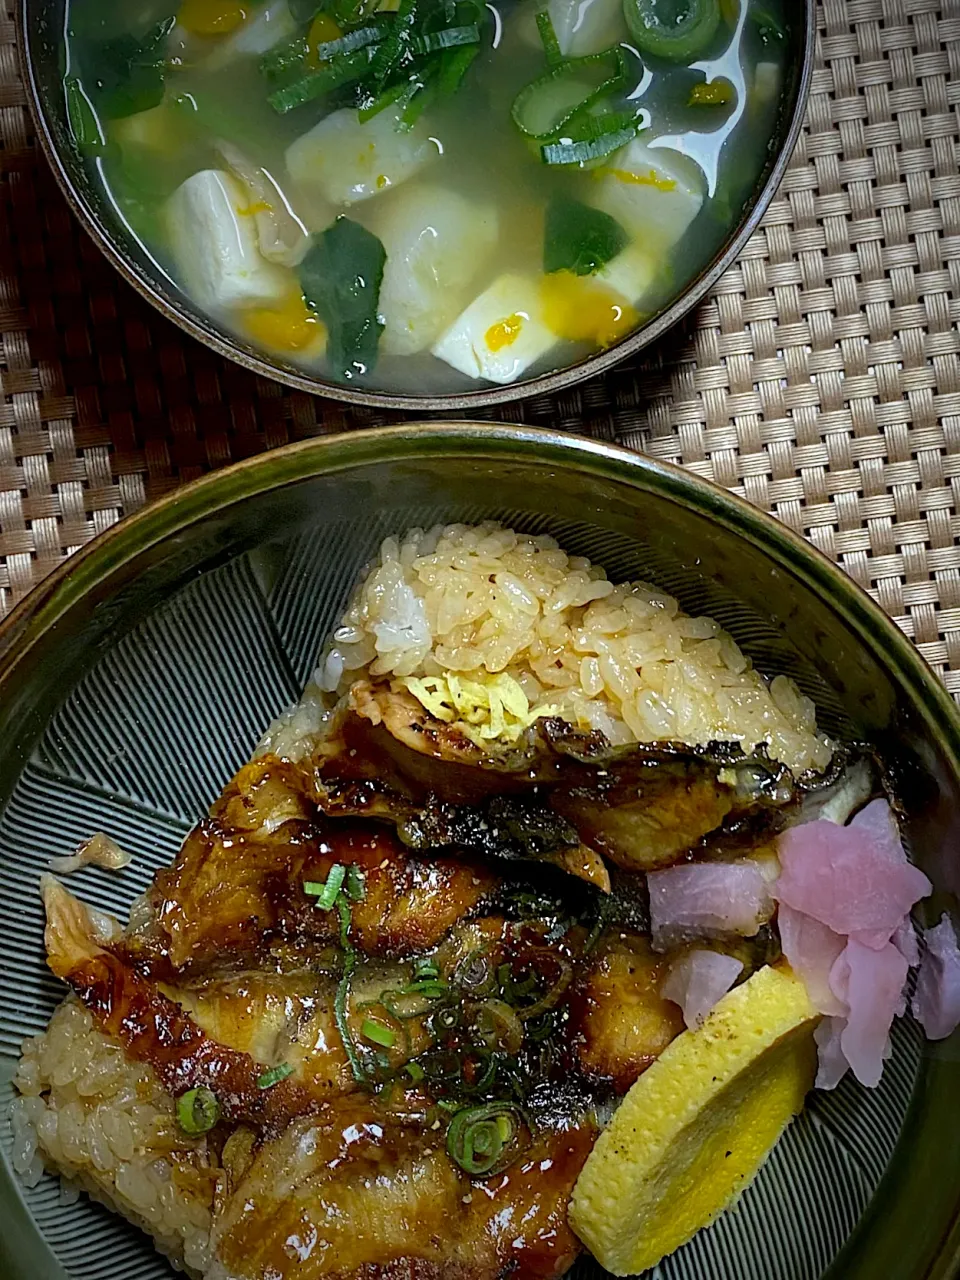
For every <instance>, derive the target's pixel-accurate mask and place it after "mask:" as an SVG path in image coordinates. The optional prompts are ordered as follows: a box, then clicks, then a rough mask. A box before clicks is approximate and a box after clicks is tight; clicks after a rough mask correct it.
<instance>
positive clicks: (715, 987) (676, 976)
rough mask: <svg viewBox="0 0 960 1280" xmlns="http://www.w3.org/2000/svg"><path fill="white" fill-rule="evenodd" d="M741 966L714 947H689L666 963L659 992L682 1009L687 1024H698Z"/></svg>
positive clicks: (693, 1025) (691, 1026)
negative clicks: (710, 948) (704, 949)
mask: <svg viewBox="0 0 960 1280" xmlns="http://www.w3.org/2000/svg"><path fill="white" fill-rule="evenodd" d="M742 970H743V963H742V961H740V960H737V959H735V958H734V957H733V956H725V955H722V954H721V953H720V952H718V951H691V952H690V953H689V955H685V956H682V957H681V958H680V959H679V960H676V961H674V963H673V964H672V965H671V966H670V972H669V974H668V975H667V979H666V981H665V982H664V984H663V986H662V987H661V988H660V994H661V995H662V996H663V997H664V999H665V1000H672V1001H673V1003H674V1004H678V1005H679V1006H680V1008H681V1009H682V1010H683V1020H684V1022H685V1023H686V1024H687V1026H688V1027H690V1028H693V1027H698V1026H699V1025H700V1024H701V1022H703V1020H704V1018H706V1016H707V1014H708V1013H709V1012H710V1010H711V1009H712V1008H713V1007H714V1005H715V1004H716V1003H717V1001H718V1000H721V999H722V998H723V997H724V996H725V995H726V994H727V992H728V991H729V990H730V988H731V987H732V986H733V984H734V983H735V982H736V980H737V978H738V977H739V976H740V974H741V972H742Z"/></svg>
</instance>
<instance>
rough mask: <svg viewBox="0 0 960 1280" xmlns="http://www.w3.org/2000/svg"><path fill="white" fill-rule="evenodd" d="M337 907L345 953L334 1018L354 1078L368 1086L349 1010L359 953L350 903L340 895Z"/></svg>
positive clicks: (335, 1001) (341, 947)
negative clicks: (356, 948) (352, 932)
mask: <svg viewBox="0 0 960 1280" xmlns="http://www.w3.org/2000/svg"><path fill="white" fill-rule="evenodd" d="M336 906H337V911H338V913H339V915H340V949H341V950H342V951H343V972H342V974H341V975H340V981H339V982H338V983H337V992H336V995H335V996H334V998H333V1018H334V1021H335V1022H336V1024H337V1030H338V1031H339V1032H340V1039H341V1040H342V1041H343V1050H344V1053H346V1055H347V1061H348V1062H349V1063H350V1070H351V1071H352V1072H353V1078H354V1080H356V1081H357V1083H358V1084H366V1083H367V1075H366V1072H365V1071H364V1069H363V1063H362V1062H361V1061H360V1055H359V1054H358V1053H357V1046H356V1045H355V1044H354V1043H353V1033H352V1032H351V1030H350V1018H349V1013H348V1009H347V1005H348V1003H349V1000H350V981H351V979H352V978H353V974H354V971H355V969H356V967H357V953H356V951H355V950H354V947H353V943H352V942H351V941H350V924H351V918H350V903H349V902H347V900H346V898H344V897H343V896H342V895H339V896H338V897H337V903H336Z"/></svg>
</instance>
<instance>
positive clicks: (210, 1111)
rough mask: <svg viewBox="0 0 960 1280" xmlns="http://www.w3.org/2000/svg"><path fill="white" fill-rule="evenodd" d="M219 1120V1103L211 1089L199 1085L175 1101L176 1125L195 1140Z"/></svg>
mask: <svg viewBox="0 0 960 1280" xmlns="http://www.w3.org/2000/svg"><path fill="white" fill-rule="evenodd" d="M219 1119H220V1103H219V1102H218V1101H217V1095H216V1094H215V1093H214V1092H213V1090H212V1089H208V1088H206V1086H205V1085H200V1086H199V1087H198V1088H196V1089H188V1090H187V1092H186V1093H182V1094H181V1095H180V1097H179V1098H178V1099H177V1123H178V1124H179V1126H180V1128H181V1129H182V1130H183V1132H184V1133H188V1134H189V1135H190V1137H191V1138H197V1137H199V1136H200V1134H201V1133H208V1132H209V1131H210V1130H211V1129H212V1128H213V1126H214V1125H215V1124H216V1123H217V1121H218V1120H219Z"/></svg>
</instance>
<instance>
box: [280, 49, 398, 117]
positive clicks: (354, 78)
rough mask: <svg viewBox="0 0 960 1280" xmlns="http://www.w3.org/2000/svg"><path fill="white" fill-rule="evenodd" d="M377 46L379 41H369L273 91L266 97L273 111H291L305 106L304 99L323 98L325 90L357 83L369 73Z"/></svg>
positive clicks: (284, 112)
mask: <svg viewBox="0 0 960 1280" xmlns="http://www.w3.org/2000/svg"><path fill="white" fill-rule="evenodd" d="M377 48H378V46H377V45H372V44H371V45H366V46H365V47H364V48H362V49H357V50H355V51H354V52H353V53H344V54H340V55H339V56H338V57H336V58H331V59H330V61H329V62H328V63H327V64H326V66H323V67H320V68H319V69H318V70H317V71H311V72H310V74H309V75H306V76H303V77H302V78H301V79H299V80H294V82H293V83H292V84H288V85H284V87H283V88H282V89H277V90H276V92H274V93H271V94H270V96H269V97H268V98H267V101H268V102H269V103H270V105H271V107H273V109H274V111H276V112H278V113H279V114H280V115H286V113H287V112H288V111H293V110H294V109H295V108H296V107H302V106H303V105H304V103H306V102H312V101H313V100H314V99H315V98H321V97H322V96H323V95H324V94H325V93H331V92H332V91H333V90H334V89H339V88H341V87H342V86H343V85H346V84H356V83H357V82H358V81H360V80H363V79H364V78H365V77H366V76H367V75H368V73H369V71H370V66H371V64H372V62H373V60H374V57H375V55H376V51H377Z"/></svg>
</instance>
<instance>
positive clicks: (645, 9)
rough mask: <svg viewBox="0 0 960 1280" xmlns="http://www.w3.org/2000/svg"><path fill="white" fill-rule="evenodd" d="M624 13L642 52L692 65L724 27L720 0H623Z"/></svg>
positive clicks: (636, 43) (665, 59) (668, 60)
mask: <svg viewBox="0 0 960 1280" xmlns="http://www.w3.org/2000/svg"><path fill="white" fill-rule="evenodd" d="M623 16H624V18H625V19H626V23H627V27H628V28H629V31H630V34H631V35H632V36H633V42H634V44H635V45H636V46H637V49H638V51H639V52H640V53H641V54H647V55H649V56H650V57H653V58H662V59H663V60H664V61H665V62H678V63H682V64H684V65H685V66H689V65H690V63H691V62H695V61H696V60H697V59H698V58H702V57H703V56H704V54H705V53H707V51H708V50H709V48H710V45H711V44H712V43H713V39H714V37H715V36H716V34H717V31H718V30H719V28H720V2H719V0H623Z"/></svg>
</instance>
